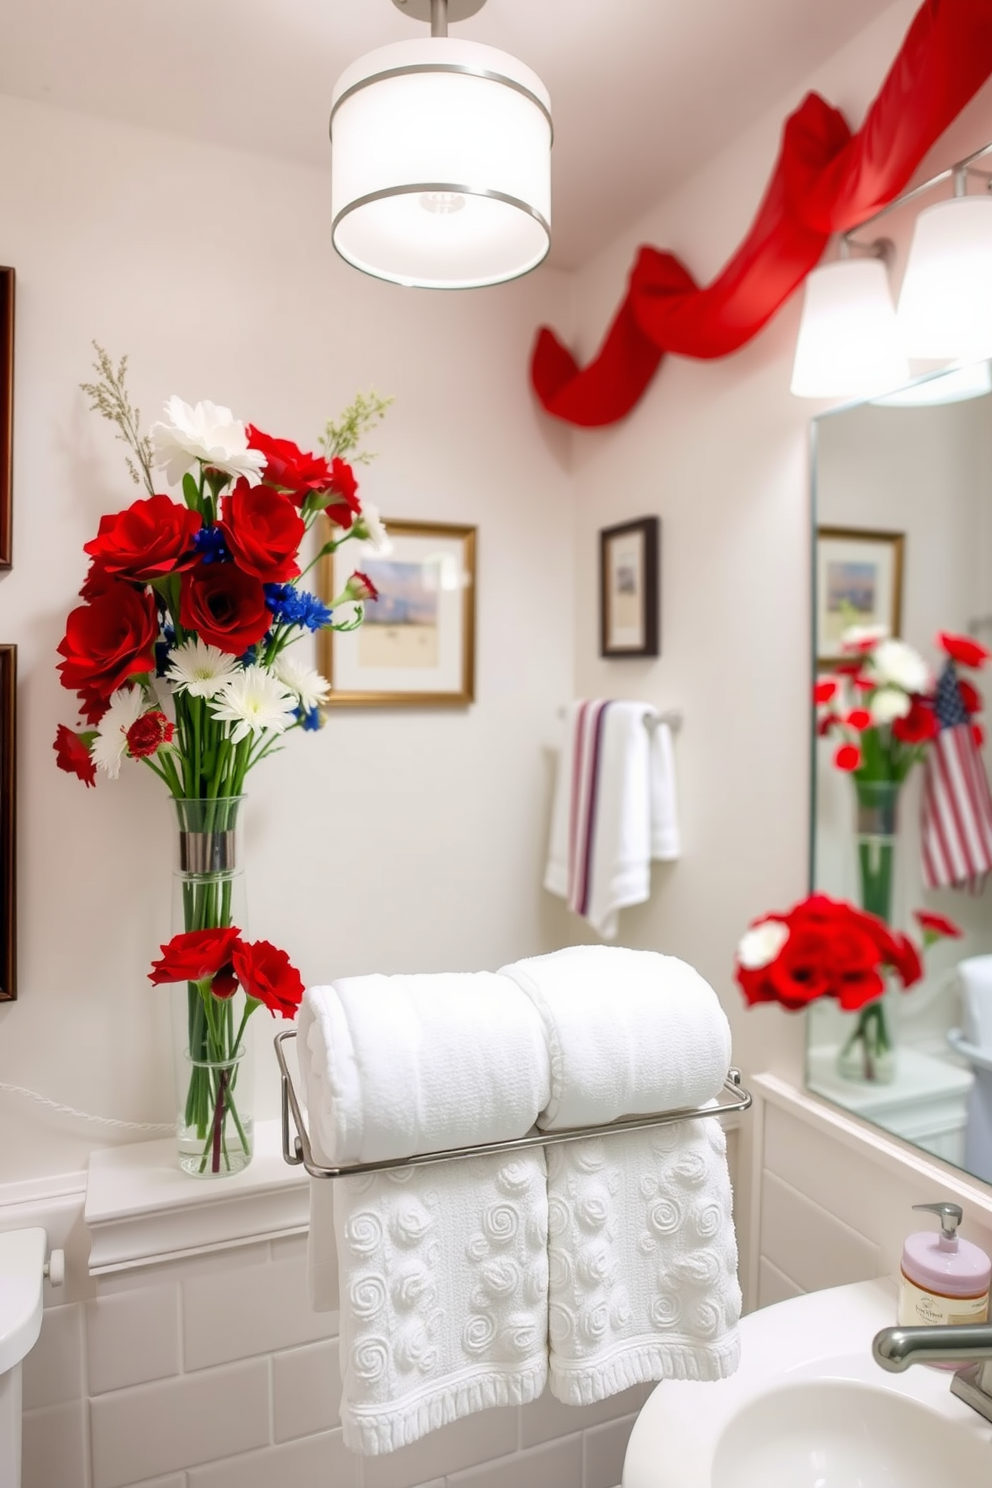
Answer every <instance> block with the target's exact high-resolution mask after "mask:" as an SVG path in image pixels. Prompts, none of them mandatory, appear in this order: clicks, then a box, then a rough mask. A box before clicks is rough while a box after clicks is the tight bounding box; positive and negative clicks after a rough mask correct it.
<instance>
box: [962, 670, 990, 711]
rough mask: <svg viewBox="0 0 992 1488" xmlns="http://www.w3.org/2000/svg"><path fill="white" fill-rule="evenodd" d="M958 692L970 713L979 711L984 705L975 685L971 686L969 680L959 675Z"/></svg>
mask: <svg viewBox="0 0 992 1488" xmlns="http://www.w3.org/2000/svg"><path fill="white" fill-rule="evenodd" d="M958 693H959V695H960V698H961V701H962V703H964V705H965V707H966V708H967V709H968V712H969V713H971V714H972V715H974V714H975V713H981V711H982V709H983V708H984V706H985V702H984V699H983V698H982V694H981V693H980V692H979V690H978V688H977V687H972V685H971V683H970V682H966V681H965V679H964V678H963V677H959V678H958Z"/></svg>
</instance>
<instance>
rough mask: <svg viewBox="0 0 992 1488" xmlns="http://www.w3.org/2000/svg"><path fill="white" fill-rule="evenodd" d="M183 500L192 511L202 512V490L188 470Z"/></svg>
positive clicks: (185, 476)
mask: <svg viewBox="0 0 992 1488" xmlns="http://www.w3.org/2000/svg"><path fill="white" fill-rule="evenodd" d="M183 499H184V501H185V502H186V505H187V506H188V507H189V509H190V511H199V510H200V490H199V487H198V486H197V484H196V481H195V480H194V479H193V476H192V474H191V473H190V471H188V470H187V472H186V474H185V475H184V476H183Z"/></svg>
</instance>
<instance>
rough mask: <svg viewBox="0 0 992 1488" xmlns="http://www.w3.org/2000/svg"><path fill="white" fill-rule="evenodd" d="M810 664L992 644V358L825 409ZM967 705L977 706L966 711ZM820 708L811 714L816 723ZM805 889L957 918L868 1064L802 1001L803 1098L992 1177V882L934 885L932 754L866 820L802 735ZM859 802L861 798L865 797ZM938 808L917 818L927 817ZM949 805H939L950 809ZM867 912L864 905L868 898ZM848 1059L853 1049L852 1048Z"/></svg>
mask: <svg viewBox="0 0 992 1488" xmlns="http://www.w3.org/2000/svg"><path fill="white" fill-rule="evenodd" d="M813 479H814V488H813V512H814V518H813V526H814V531H813V543H814V576H815V577H814V591H815V595H814V606H813V609H814V637H813V645H814V654H815V655H817V657H818V661H817V669H818V675H819V676H820V677H826V676H828V675H831V674H832V673H833V663H834V662H835V660H836V658H837V656H838V651H839V647H840V637H841V635H842V633H844V631H845V630H847V629H848V628H849V627H850V626H851V625H852V624H857V625H865V626H867V625H875V624H878V625H886V626H887V627H888V628H889V629H890V631H891V634H892V635H893V636H896V637H898V638H901V639H902V640H904V641H905V642H906V643H908V645H909V646H911V647H913V648H914V649H915V651H917V652H918V653H919V654H920V655H921V656H922V658H923V659H924V661H925V662H926V663H927V666H928V668H929V669H930V672H931V676H932V677H933V678H937V677H938V676H939V675H940V673H941V670H942V664H943V663H944V662H946V660H947V658H946V656H945V655H944V653H943V652H941V651H940V650H939V649H938V648H937V646H936V645H935V638H936V636H937V634H938V632H953V633H958V634H962V635H965V636H969V635H970V636H972V637H974V638H975V639H976V640H978V641H980V642H982V643H983V644H985V645H986V646H988V647H990V648H992V375H990V369H989V364H988V363H981V364H980V365H979V366H977V367H974V368H966V369H957V370H955V371H953V372H949V373H944V374H941V375H931V376H928V377H927V378H924V379H920V380H918V381H917V382H915V383H913V384H912V385H911V386H910V387H909V388H907V389H905V390H903V391H902V392H901V393H899V394H894V395H890V396H889V397H886V398H883V399H879V400H876V401H874V402H869V403H862V404H858V405H856V406H850V407H846V408H842V409H838V410H835V411H833V412H831V413H830V414H827V415H825V416H823V417H822V418H819V419H817V420H815V421H814V427H813ZM960 676H961V677H962V678H964V679H965V680H966V681H967V682H968V683H971V684H972V685H973V686H974V687H976V688H977V689H978V690H979V691H980V692H984V693H985V695H986V697H987V699H988V703H989V706H990V713H989V715H987V718H986V735H987V740H986V742H985V743H984V744H983V745H982V746H981V750H980V758H981V761H982V763H983V764H984V767H985V770H986V772H988V773H992V747H990V743H989V742H988V741H989V740H992V662H990V663H988V664H987V666H986V667H985V669H984V671H973V670H968V669H966V668H961V669H960ZM971 702H972V704H974V699H971ZM822 713H823V709H822V708H821V710H820V716H821V717H822ZM812 733H813V746H812V747H813V792H812V800H813V823H812V852H811V873H812V880H813V885H814V887H815V888H817V889H819V890H822V891H823V892H824V893H826V894H829V895H831V896H833V897H837V898H844V899H848V900H850V901H851V902H853V903H855V904H862V905H863V906H864V907H866V908H878V906H879V904H880V905H881V906H882V907H883V908H884V909H885V911H886V913H887V914H888V916H889V918H890V920H891V923H893V924H894V925H895V926H897V927H898V928H900V929H903V930H905V931H907V932H909V933H912V934H913V935H914V938H916V939H917V941H918V940H919V928H918V924H917V922H916V920H915V919H914V911H915V910H918V909H923V910H926V911H930V912H932V913H936V914H940V915H943V916H946V917H948V918H950V919H951V920H952V921H953V922H954V923H955V924H956V925H957V926H959V927H960V928H961V930H962V931H963V935H962V937H961V938H960V939H945V940H941V941H939V942H938V943H936V944H934V945H933V946H931V947H930V948H929V949H928V951H927V952H926V955H925V957H924V966H925V969H924V976H923V979H922V981H920V982H918V983H917V984H916V985H915V986H914V987H912V988H911V989H910V990H909V991H901V990H894V989H893V990H890V991H889V992H888V993H887V994H886V996H885V998H884V1000H883V1002H884V1017H885V1032H886V1034H887V1036H888V1037H887V1040H886V1045H887V1047H886V1046H883V1047H882V1048H881V1049H880V1048H878V1047H876V1048H875V1050H874V1051H873V1054H872V1057H871V1058H870V1059H869V1061H868V1067H867V1069H866V1067H865V1061H864V1058H863V1057H862V1056H863V1054H864V1044H863V1041H859V1042H856V1043H855V1044H854V1045H853V1046H852V1045H851V1042H850V1041H851V1034H852V1032H853V1031H854V1028H855V1026H856V1019H857V1015H856V1014H852V1013H843V1012H841V1011H840V1010H839V1007H838V1005H837V1004H836V1003H834V1002H828V1001H827V1000H826V999H824V1000H823V1001H821V1002H817V1003H814V1004H812V1005H811V1007H810V1010H809V1021H808V1043H807V1070H806V1074H807V1083H808V1085H809V1087H810V1089H812V1090H813V1091H815V1092H816V1093H817V1094H819V1095H823V1096H825V1097H827V1098H828V1099H829V1100H831V1101H834V1102H836V1103H837V1104H839V1105H842V1106H844V1107H845V1108H847V1109H848V1110H850V1111H851V1112H853V1113H854V1114H856V1115H858V1116H860V1117H863V1118H865V1119H867V1120H870V1121H872V1122H874V1123H876V1124H877V1125H879V1126H880V1127H883V1128H885V1129H886V1130H887V1131H890V1132H892V1133H894V1134H895V1135H897V1136H899V1137H902V1138H904V1139H906V1140H908V1141H911V1142H913V1143H915V1144H917V1145H918V1146H920V1147H922V1148H924V1149H925V1150H927V1151H928V1152H931V1153H933V1154H934V1155H935V1156H938V1157H941V1158H944V1159H946V1160H947V1161H949V1162H952V1163H954V1164H955V1165H957V1166H959V1167H962V1168H967V1169H968V1170H969V1171H970V1172H972V1173H974V1174H975V1175H976V1176H978V1177H980V1178H983V1179H986V1180H987V1181H992V877H987V878H985V879H984V880H976V881H974V882H972V883H971V884H970V885H967V886H964V885H963V886H959V887H941V888H928V887H927V886H926V882H925V877H926V875H925V871H924V861H923V855H924V851H925V850H926V847H927V842H928V839H930V838H931V837H932V833H933V831H934V825H933V822H932V820H930V819H929V818H928V820H930V825H929V826H926V824H925V822H924V795H925V793H926V790H927V781H926V773H927V765H926V759H925V757H924V758H923V759H922V760H920V761H918V762H917V763H916V764H914V765H913V766H912V768H910V770H909V772H908V774H907V775H906V778H905V780H904V782H903V783H902V784H901V785H900V786H899V787H898V789H896V790H894V791H890V792H889V793H888V795H889V799H888V800H885V801H883V800H881V799H880V800H879V802H878V803H877V804H875V805H873V806H870V809H866V806H865V802H864V801H862V802H861V805H860V809H859V804H858V791H857V788H856V784H855V779H854V777H853V776H852V775H851V774H849V773H846V772H845V771H844V770H842V769H840V768H838V767H837V765H836V763H835V756H836V752H837V749H838V746H839V744H840V742H841V736H840V735H839V734H838V732H837V731H836V729H835V730H834V732H833V735H832V736H828V737H818V736H817V728H816V717H814V725H813V730H812ZM862 795H864V792H862ZM932 804H933V803H932V799H931V801H930V802H928V803H927V811H928V812H930V811H931V809H932ZM952 805H953V803H952V802H944V803H943V805H942V807H941V810H942V811H946V810H947V809H950V808H951V807H952ZM866 894H867V895H868V897H869V898H871V897H874V899H875V903H874V904H872V903H867V904H866V903H865V896H866ZM845 1050H846V1054H845Z"/></svg>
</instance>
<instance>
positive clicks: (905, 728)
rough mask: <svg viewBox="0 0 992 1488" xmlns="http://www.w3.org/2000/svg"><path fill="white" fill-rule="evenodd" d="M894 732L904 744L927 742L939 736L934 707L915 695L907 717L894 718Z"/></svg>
mask: <svg viewBox="0 0 992 1488" xmlns="http://www.w3.org/2000/svg"><path fill="white" fill-rule="evenodd" d="M892 733H893V735H894V736H895V738H897V739H900V740H901V741H902V743H903V744H925V743H926V742H927V741H928V740H929V739H935V738H936V737H937V719H936V716H935V714H934V711H933V708H932V707H931V706H930V704H929V703H926V702H924V701H923V699H922V698H920V697H914V698H913V699H912V702H911V704H910V709H909V712H908V713H907V714H906V716H905V718H894V719H893V720H892Z"/></svg>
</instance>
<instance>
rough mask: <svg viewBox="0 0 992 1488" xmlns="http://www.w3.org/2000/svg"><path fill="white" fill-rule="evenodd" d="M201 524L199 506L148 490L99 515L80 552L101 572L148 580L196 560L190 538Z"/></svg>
mask: <svg viewBox="0 0 992 1488" xmlns="http://www.w3.org/2000/svg"><path fill="white" fill-rule="evenodd" d="M201 525H202V523H201V519H200V515H199V513H198V512H194V511H190V509H189V508H188V507H186V506H179V505H178V503H177V502H175V501H173V500H172V498H171V497H169V496H148V497H146V498H145V499H144V500H143V501H135V502H133V503H132V504H131V506H129V507H128V508H127V510H126V511H122V512H118V513H117V514H116V516H112V517H101V518H100V528H99V531H98V533H97V536H96V537H95V538H94V539H93V541H92V542H88V543H85V544H84V545H83V552H84V553H89V554H90V556H91V557H92V558H94V559H95V560H96V561H97V562H98V563H99V564H100V566H101V569H102V571H103V573H105V574H111V575H114V576H116V577H119V578H122V579H134V580H136V581H137V582H139V583H148V582H149V581H150V580H151V579H159V578H162V576H163V575H164V574H170V573H174V572H175V571H176V569H178V568H188V567H189V566H190V565H191V564H192V563H194V562H195V561H196V554H195V552H194V551H193V539H194V538H195V536H196V534H197V532H199V530H200V527H201ZM87 582H89V580H87Z"/></svg>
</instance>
